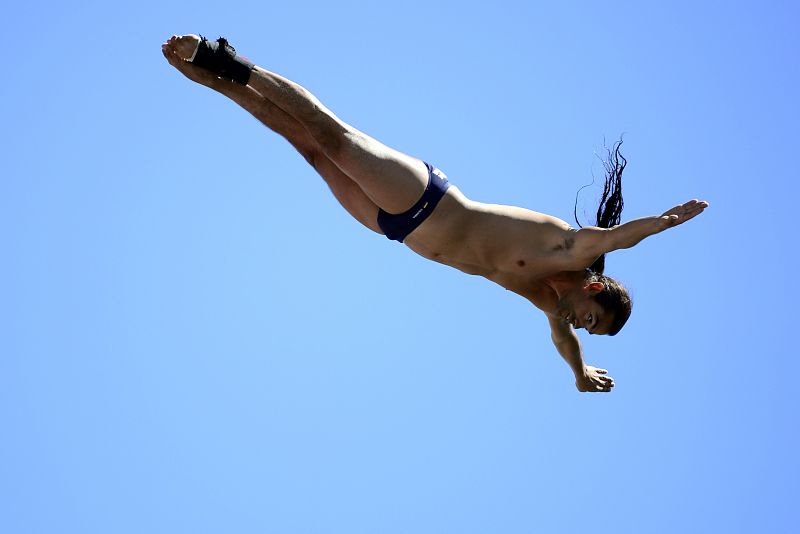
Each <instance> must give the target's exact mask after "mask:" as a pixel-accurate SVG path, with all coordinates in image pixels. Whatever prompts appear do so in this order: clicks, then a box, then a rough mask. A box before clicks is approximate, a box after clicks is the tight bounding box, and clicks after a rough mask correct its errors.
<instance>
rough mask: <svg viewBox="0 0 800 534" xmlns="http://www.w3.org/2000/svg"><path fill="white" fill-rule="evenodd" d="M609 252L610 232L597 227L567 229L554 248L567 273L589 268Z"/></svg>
mask: <svg viewBox="0 0 800 534" xmlns="http://www.w3.org/2000/svg"><path fill="white" fill-rule="evenodd" d="M607 250H608V230H607V229H605V228H598V227H596V226H586V227H584V228H580V229H575V228H572V227H569V228H567V229H566V230H565V231H564V232H563V235H562V236H560V239H559V241H558V243H557V244H556V245H555V247H554V248H553V251H552V252H553V253H554V254H555V255H557V256H558V257H559V261H560V262H561V263H562V265H563V270H565V271H579V270H581V269H585V268H586V267H589V266H590V265H591V264H592V263H594V261H595V260H596V259H597V258H599V257H600V256H601V255H603V253H605V252H606V251H607Z"/></svg>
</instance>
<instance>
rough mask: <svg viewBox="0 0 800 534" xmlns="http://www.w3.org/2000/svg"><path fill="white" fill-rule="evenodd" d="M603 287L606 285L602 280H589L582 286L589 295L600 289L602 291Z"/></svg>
mask: <svg viewBox="0 0 800 534" xmlns="http://www.w3.org/2000/svg"><path fill="white" fill-rule="evenodd" d="M605 288H606V285H605V284H604V283H603V282H591V283H589V284H586V287H584V289H585V290H586V291H588V293H589V294H590V295H596V294H598V293H600V292H601V291H603V290H604V289H605Z"/></svg>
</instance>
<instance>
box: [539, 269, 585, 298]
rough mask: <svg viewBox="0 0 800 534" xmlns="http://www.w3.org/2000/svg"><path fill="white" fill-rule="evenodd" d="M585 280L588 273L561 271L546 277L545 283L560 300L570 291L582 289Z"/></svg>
mask: <svg viewBox="0 0 800 534" xmlns="http://www.w3.org/2000/svg"><path fill="white" fill-rule="evenodd" d="M585 278H586V273H585V272H584V271H561V272H560V273H556V274H553V275H551V276H548V277H546V278H545V279H544V280H543V281H544V283H545V284H547V285H548V286H550V288H551V289H552V290H553V291H555V292H556V294H557V295H558V298H559V299H560V298H561V297H563V296H564V294H565V293H567V292H568V291H570V290H572V289H576V288H580V287H581V286H582V285H583V281H584V280H585Z"/></svg>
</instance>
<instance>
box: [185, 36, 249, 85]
mask: <svg viewBox="0 0 800 534" xmlns="http://www.w3.org/2000/svg"><path fill="white" fill-rule="evenodd" d="M192 63H194V64H195V65H197V66H198V67H203V68H204V69H208V70H210V71H211V72H215V73H217V74H219V75H220V76H222V77H224V78H228V79H230V80H233V81H235V82H237V83H240V84H242V85H247V82H248V80H250V71H251V70H253V67H254V66H255V65H254V64H253V63H252V62H250V61H248V60H247V59H245V58H243V57H242V56H238V55H236V49H235V48H233V47H232V46H231V45H230V44H228V41H227V39H225V38H224V37H220V38H219V39H217V40H216V42H214V41H209V40H208V39H206V38H205V37H202V36H201V38H200V43H199V44H198V45H197V52H196V53H195V56H194V59H193V60H192Z"/></svg>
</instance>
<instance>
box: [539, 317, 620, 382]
mask: <svg viewBox="0 0 800 534" xmlns="http://www.w3.org/2000/svg"><path fill="white" fill-rule="evenodd" d="M547 320H548V321H550V333H551V339H552V340H553V344H554V345H555V346H556V349H557V350H558V353H559V354H561V357H562V358H564V361H566V362H567V364H569V366H570V368H571V369H572V372H573V373H574V374H575V387H577V388H578V391H606V392H608V391H611V388H613V387H614V379H613V378H611V377H610V376H606V373H608V371H606V370H605V369H598V368H596V367H592V366H591V365H586V364H585V363H584V361H583V351H582V349H581V343H580V341H579V340H578V335H577V334H576V333H575V330H573V329H572V327H571V326H570V325H568V324H566V323H564V322H563V321H562V320H561V319H559V318H557V317H553V316H550V315H548V316H547Z"/></svg>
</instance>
